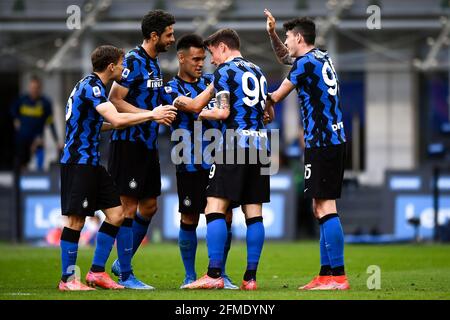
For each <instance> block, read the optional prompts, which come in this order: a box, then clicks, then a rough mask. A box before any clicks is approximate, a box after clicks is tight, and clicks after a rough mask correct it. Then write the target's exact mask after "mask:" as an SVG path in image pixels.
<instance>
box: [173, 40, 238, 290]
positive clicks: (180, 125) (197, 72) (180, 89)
mask: <svg viewBox="0 0 450 320" xmlns="http://www.w3.org/2000/svg"><path fill="white" fill-rule="evenodd" d="M176 48H177V56H178V64H179V69H178V74H177V75H176V76H175V77H173V79H172V80H170V81H169V82H168V83H167V86H166V87H165V88H164V89H165V93H164V103H165V104H172V103H173V101H174V100H175V99H176V98H177V97H178V96H189V97H191V98H195V97H196V96H198V95H199V94H201V93H202V92H203V91H204V90H205V89H206V88H207V87H208V85H209V84H210V83H211V82H212V75H211V74H203V65H204V62H205V59H206V52H205V48H204V45H203V39H202V38H201V37H200V36H198V35H196V34H187V35H184V36H182V37H181V38H180V39H179V40H178V42H177V46H176ZM214 102H215V99H212V100H211V102H210V103H209V105H208V106H206V107H205V108H212V107H213V106H214ZM201 110H202V109H201V108H199V109H197V110H185V111H181V110H179V111H178V113H177V118H176V119H175V120H174V121H173V122H172V126H171V129H172V132H173V131H174V130H178V129H180V130H178V131H177V132H178V133H180V134H181V140H182V141H181V142H179V144H181V145H182V146H183V149H184V148H187V147H188V146H190V148H189V150H188V151H187V153H188V154H187V155H186V154H183V159H187V161H182V162H181V163H179V164H177V165H176V170H177V173H176V175H177V189H178V190H177V191H178V203H179V211H180V214H181V221H180V232H179V237H178V245H179V247H180V253H181V258H182V260H183V264H184V269H185V279H184V281H183V284H182V287H183V286H184V285H187V284H189V283H191V282H194V281H195V280H196V279H197V274H196V272H195V255H196V251H197V234H196V228H197V225H198V220H199V217H200V213H204V212H205V207H206V187H207V186H208V176H209V170H210V168H211V163H208V161H207V159H203V154H204V151H205V148H206V147H207V146H208V142H207V141H203V139H202V137H204V134H205V132H206V131H207V130H209V129H218V130H219V129H220V128H221V124H220V121H217V120H211V121H210V120H205V121H203V122H200V121H197V118H198V114H199V113H200V112H201ZM198 125H201V130H200V129H198V130H199V132H196V134H197V137H198V139H197V140H198V141H195V140H194V138H195V136H196V134H194V130H195V129H194V127H195V126H198ZM185 139H186V140H185ZM179 144H176V146H179ZM196 144H201V146H202V148H201V149H200V150H198V152H199V154H198V155H197V154H196V153H195V150H194V147H195V145H196ZM174 150H175V149H174ZM198 156H200V158H201V159H200V158H199V157H198ZM232 214H233V213H232V211H231V209H229V210H227V213H226V215H225V217H226V223H227V231H228V232H227V241H226V244H225V252H224V259H223V265H222V277H223V279H224V288H225V289H238V287H237V286H236V285H234V284H233V283H232V281H231V279H230V278H229V277H228V276H227V274H226V273H225V263H226V259H227V255H228V251H229V250H230V245H231V238H232V231H231V222H232V217H233V215H232Z"/></svg>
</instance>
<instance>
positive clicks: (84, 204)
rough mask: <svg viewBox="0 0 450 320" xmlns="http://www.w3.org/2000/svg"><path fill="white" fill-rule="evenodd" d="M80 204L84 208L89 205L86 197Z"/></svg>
mask: <svg viewBox="0 0 450 320" xmlns="http://www.w3.org/2000/svg"><path fill="white" fill-rule="evenodd" d="M82 206H83V208H84V209H86V208H87V207H88V206H89V202H88V200H87V198H84V200H83V203H82Z"/></svg>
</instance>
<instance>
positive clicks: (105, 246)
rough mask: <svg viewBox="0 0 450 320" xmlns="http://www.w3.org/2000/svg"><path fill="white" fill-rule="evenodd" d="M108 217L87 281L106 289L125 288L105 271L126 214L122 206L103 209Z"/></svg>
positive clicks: (99, 235) (100, 235)
mask: <svg viewBox="0 0 450 320" xmlns="http://www.w3.org/2000/svg"><path fill="white" fill-rule="evenodd" d="M102 211H103V212H104V214H105V216H106V218H105V220H104V221H103V223H102V225H101V226H100V229H99V230H98V233H97V240H96V246H95V252H94V259H93V260H92V266H91V269H90V271H89V273H88V274H87V276H86V282H87V283H88V285H90V286H93V287H95V286H99V287H102V288H104V289H123V288H124V287H123V286H121V285H119V284H117V283H115V282H114V281H113V280H112V279H111V278H110V276H109V275H108V274H107V273H106V272H105V264H106V261H107V260H108V258H109V255H110V254H111V250H112V247H113V245H114V242H115V240H116V237H117V234H118V232H119V228H120V226H121V225H122V223H123V220H124V215H123V209H122V206H120V205H119V206H116V207H112V208H108V209H102Z"/></svg>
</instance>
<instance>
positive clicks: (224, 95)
mask: <svg viewBox="0 0 450 320" xmlns="http://www.w3.org/2000/svg"><path fill="white" fill-rule="evenodd" d="M229 115H230V93H229V92H228V91H220V92H218V93H217V95H216V105H215V107H214V108H213V109H210V110H208V109H204V110H203V111H202V112H201V113H200V114H199V116H198V117H199V120H202V119H206V120H225V119H226V118H228V116H229Z"/></svg>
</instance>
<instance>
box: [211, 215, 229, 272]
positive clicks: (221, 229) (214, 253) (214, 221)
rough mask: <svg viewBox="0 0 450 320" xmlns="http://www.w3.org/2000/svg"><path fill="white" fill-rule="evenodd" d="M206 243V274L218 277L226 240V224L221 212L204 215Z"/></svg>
mask: <svg viewBox="0 0 450 320" xmlns="http://www.w3.org/2000/svg"><path fill="white" fill-rule="evenodd" d="M206 222H207V225H206V245H207V247H208V257H209V265H208V275H209V276H210V277H212V278H218V277H220V275H221V269H222V262H223V254H224V249H225V242H226V241H227V224H226V222H225V215H224V214H222V213H218V212H215V213H209V214H207V215H206Z"/></svg>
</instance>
